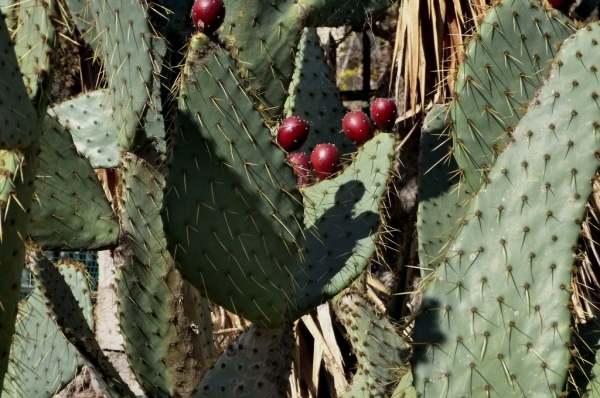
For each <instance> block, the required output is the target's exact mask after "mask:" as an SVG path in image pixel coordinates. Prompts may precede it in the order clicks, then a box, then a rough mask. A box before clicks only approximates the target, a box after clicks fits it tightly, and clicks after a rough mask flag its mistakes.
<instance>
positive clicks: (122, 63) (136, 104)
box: [70, 0, 162, 151]
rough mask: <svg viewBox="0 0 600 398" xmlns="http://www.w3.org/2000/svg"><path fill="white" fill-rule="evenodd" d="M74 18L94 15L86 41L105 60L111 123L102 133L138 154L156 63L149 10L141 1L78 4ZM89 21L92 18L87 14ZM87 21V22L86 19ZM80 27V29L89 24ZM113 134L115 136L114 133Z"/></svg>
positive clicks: (150, 101) (74, 3)
mask: <svg viewBox="0 0 600 398" xmlns="http://www.w3.org/2000/svg"><path fill="white" fill-rule="evenodd" d="M72 3H73V4H71V7H70V8H71V13H75V14H76V15H79V16H81V14H82V13H85V12H89V13H91V16H92V17H93V22H92V25H93V26H94V29H89V30H87V31H86V32H85V33H86V34H85V35H84V39H86V40H87V41H88V42H89V43H90V44H91V45H92V46H93V47H94V48H95V53H96V56H98V57H101V59H102V61H103V63H104V67H105V68H106V75H107V76H106V77H107V81H108V87H107V91H108V98H107V102H106V103H107V105H108V106H109V107H110V118H109V119H108V120H105V121H104V125H103V127H104V128H106V129H115V130H116V134H117V139H118V142H119V145H120V147H121V149H122V150H124V151H130V150H132V149H134V148H136V146H137V144H138V141H137V138H139V137H136V133H137V131H138V130H139V129H140V128H141V127H143V118H144V116H145V115H146V112H147V110H148V108H149V107H154V106H155V105H154V104H152V100H153V97H152V94H151V93H152V85H153V80H154V76H153V68H154V62H160V57H159V56H158V55H157V54H156V52H155V48H154V47H155V43H154V42H155V41H160V40H162V39H161V38H160V37H157V36H156V35H155V34H156V32H155V31H154V30H153V29H152V26H151V25H150V23H149V21H148V4H147V3H145V2H139V1H136V0H103V1H93V2H90V3H89V5H87V4H86V5H82V3H81V2H76V1H73V2H72ZM87 15H90V14H87ZM86 18H88V17H84V18H83V19H84V21H85V19H86ZM84 21H81V23H84ZM111 134H112V133H111Z"/></svg>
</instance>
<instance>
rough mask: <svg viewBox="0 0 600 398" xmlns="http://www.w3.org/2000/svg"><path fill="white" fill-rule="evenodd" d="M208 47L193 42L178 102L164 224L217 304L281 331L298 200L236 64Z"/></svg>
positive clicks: (171, 243) (177, 254) (193, 276)
mask: <svg viewBox="0 0 600 398" xmlns="http://www.w3.org/2000/svg"><path fill="white" fill-rule="evenodd" d="M203 37H204V36H203V35H200V36H198V37H197V38H196V39H195V40H194V41H193V42H192V45H191V46H192V47H191V50H190V53H189V55H188V61H187V67H186V70H185V74H184V77H183V84H182V87H181V92H180V100H179V114H178V116H177V125H176V128H177V133H178V134H177V135H176V136H175V137H174V142H173V155H172V158H171V163H170V165H169V174H168V177H167V183H166V192H167V194H166V195H165V199H164V203H165V206H164V211H163V214H162V215H163V222H164V223H165V229H166V237H167V243H168V247H169V251H170V252H171V253H173V257H174V258H175V260H176V262H177V263H178V264H179V266H180V267H181V270H182V274H183V276H184V277H185V278H186V279H187V280H188V281H190V282H191V283H192V284H193V285H194V286H195V287H196V288H198V289H199V290H200V291H201V292H202V293H203V294H205V295H206V297H208V298H209V299H210V300H211V301H214V302H216V303H218V304H220V305H222V306H224V307H226V308H228V309H229V310H230V311H234V312H236V313H238V314H239V315H241V316H243V317H247V318H250V319H253V320H255V321H256V322H259V323H261V324H265V325H268V324H270V325H273V324H278V323H280V322H281V321H282V320H283V319H284V317H285V314H284V311H282V308H281V305H282V304H285V302H286V298H285V293H284V291H286V290H287V287H288V283H289V274H288V271H286V268H287V267H289V266H290V265H291V263H292V262H293V261H294V258H295V255H296V253H297V251H298V246H299V243H298V242H297V240H298V238H299V237H300V235H301V233H300V221H299V219H301V218H302V206H301V198H300V195H299V194H298V192H297V190H296V180H295V178H294V177H293V173H292V169H291V167H289V166H288V165H287V164H286V163H285V153H284V152H283V151H281V150H280V149H279V148H278V147H277V145H275V144H274V143H273V142H271V136H270V132H269V130H268V129H267V128H266V127H265V126H264V124H263V119H262V117H261V115H260V114H259V112H258V111H257V110H256V109H254V105H253V104H252V102H251V101H250V99H249V98H248V96H249V94H248V93H247V92H246V91H245V90H244V89H243V87H242V86H241V82H242V80H241V77H240V76H239V75H238V73H237V72H236V70H237V68H236V67H235V65H234V63H233V60H232V59H231V58H229V56H228V54H227V53H226V52H224V51H222V50H219V49H216V48H215V47H214V46H213V45H212V44H210V43H204V44H202V40H203V39H202V38H203ZM200 166H202V167H200ZM182 209H187V210H186V211H181V210H182ZM214 280H219V281H220V283H219V284H218V286H217V285H216V284H214V283H211V282H210V281H214ZM279 289H282V290H279Z"/></svg>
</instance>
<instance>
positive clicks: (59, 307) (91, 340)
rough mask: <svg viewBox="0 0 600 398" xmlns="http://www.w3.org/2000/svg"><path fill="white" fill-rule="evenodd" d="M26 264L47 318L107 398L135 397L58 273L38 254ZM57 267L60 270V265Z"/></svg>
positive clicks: (66, 283) (33, 255)
mask: <svg viewBox="0 0 600 398" xmlns="http://www.w3.org/2000/svg"><path fill="white" fill-rule="evenodd" d="M30 262H31V264H32V274H33V276H34V280H35V285H36V287H37V288H38V289H39V291H40V292H41V293H42V295H43V297H44V301H45V303H46V307H47V310H48V313H49V314H50V317H51V318H52V319H53V320H54V321H55V322H56V325H57V326H58V328H59V329H60V331H61V332H62V333H63V335H64V336H65V337H66V338H67V340H69V342H70V343H71V344H73V346H75V348H77V350H78V351H79V353H80V355H81V356H82V357H83V358H84V359H85V360H86V362H87V363H88V364H89V365H90V366H91V368H92V370H93V371H94V373H96V379H97V380H98V382H99V383H100V386H101V387H102V389H103V390H104V392H105V393H106V394H107V396H108V397H110V398H113V397H114V398H123V397H131V398H133V397H135V395H134V394H133V393H132V392H131V390H130V389H129V387H128V386H127V384H125V382H123V380H122V379H121V376H119V373H118V372H117V371H116V370H115V368H114V367H113V365H112V364H111V363H110V361H109V360H108V358H107V357H106V356H105V355H104V353H103V352H102V350H101V349H100V346H99V345H98V342H97V341H96V339H95V337H94V333H93V332H92V330H91V329H90V327H89V325H88V322H87V321H86V319H85V317H84V316H83V313H82V311H81V308H79V305H78V303H77V300H76V299H75V297H74V296H73V293H72V292H71V289H70V288H69V286H68V282H67V281H66V279H65V278H64V277H63V276H62V275H61V273H60V272H59V269H58V268H57V267H55V266H54V265H53V264H52V263H51V262H50V260H48V258H46V257H45V256H44V255H43V254H41V253H39V252H37V253H32V256H31V259H30ZM58 266H59V267H61V265H60V263H59V265H58Z"/></svg>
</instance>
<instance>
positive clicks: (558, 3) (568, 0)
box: [548, 0, 575, 11]
mask: <svg viewBox="0 0 600 398" xmlns="http://www.w3.org/2000/svg"><path fill="white" fill-rule="evenodd" d="M548 3H550V5H551V6H552V7H553V8H555V9H557V10H560V11H569V8H571V6H572V5H573V3H575V0H548Z"/></svg>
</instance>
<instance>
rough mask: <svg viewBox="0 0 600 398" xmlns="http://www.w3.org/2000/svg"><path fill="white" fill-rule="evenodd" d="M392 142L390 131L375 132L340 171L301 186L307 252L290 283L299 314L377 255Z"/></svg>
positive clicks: (330, 294) (329, 294)
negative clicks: (381, 209)
mask: <svg viewBox="0 0 600 398" xmlns="http://www.w3.org/2000/svg"><path fill="white" fill-rule="evenodd" d="M394 142H395V137H394V135H393V134H389V133H380V134H378V135H376V136H375V137H373V138H372V139H371V140H369V141H367V142H366V143H365V144H364V145H363V146H362V147H361V148H360V149H359V151H358V152H357V153H356V154H355V156H354V158H353V161H352V163H351V164H350V165H349V166H348V167H346V168H345V169H344V171H343V172H342V173H341V174H340V175H338V176H337V177H335V178H333V179H330V180H324V181H321V182H319V183H318V184H315V185H313V186H310V187H308V188H306V189H303V190H302V193H303V196H304V206H305V209H304V221H305V225H306V226H307V231H305V233H304V234H305V237H306V242H305V244H304V246H305V250H306V252H305V253H303V258H302V260H303V261H302V262H301V263H300V264H298V265H297V267H296V268H295V269H294V273H293V275H294V283H293V285H292V288H293V291H294V295H295V296H296V299H295V302H294V304H295V306H296V307H297V308H298V311H299V312H300V313H301V314H303V313H304V312H306V311H308V310H310V309H311V308H314V307H316V306H317V305H318V304H320V302H321V301H324V299H327V298H331V297H333V296H335V295H336V294H338V293H339V292H340V291H342V290H343V289H344V288H346V287H347V286H348V285H349V284H350V283H351V282H352V281H353V280H354V279H355V278H356V277H357V276H358V275H360V273H361V272H362V270H364V269H365V267H366V266H367V265H368V264H369V261H370V259H371V257H373V255H374V254H375V249H376V242H377V239H378V231H379V222H380V216H379V211H380V206H381V203H382V200H383V199H384V198H385V196H386V194H387V183H388V180H389V179H390V178H391V171H390V170H391V167H392V160H393V158H394Z"/></svg>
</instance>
